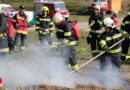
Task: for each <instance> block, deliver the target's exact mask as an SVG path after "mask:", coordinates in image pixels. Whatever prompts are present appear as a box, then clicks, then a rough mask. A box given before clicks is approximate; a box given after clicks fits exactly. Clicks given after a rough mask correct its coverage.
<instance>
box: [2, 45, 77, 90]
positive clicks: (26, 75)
mask: <svg viewBox="0 0 130 90" xmlns="http://www.w3.org/2000/svg"><path fill="white" fill-rule="evenodd" d="M50 50H51V49H49V48H47V47H46V48H42V49H41V48H40V47H38V46H36V45H30V46H29V48H28V49H27V51H26V52H25V53H23V54H21V55H19V58H18V59H17V60H14V59H12V60H11V63H9V62H10V61H9V60H7V59H5V60H3V59H0V77H1V78H2V79H3V83H4V84H5V86H6V87H8V88H11V89H12V90H13V89H14V88H16V87H28V86H32V85H38V84H40V83H45V84H51V85H57V86H64V87H71V88H72V87H75V83H74V79H73V76H69V77H68V76H67V77H66V76H65V74H66V73H67V71H68V69H67V68H65V66H66V65H65V64H64V60H63V58H61V57H60V56H56V55H55V54H56V53H57V52H56V51H55V52H53V51H50ZM50 52H51V54H50ZM16 55H17V54H16ZM8 63H9V64H8Z"/></svg>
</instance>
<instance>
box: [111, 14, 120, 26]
mask: <svg viewBox="0 0 130 90" xmlns="http://www.w3.org/2000/svg"><path fill="white" fill-rule="evenodd" d="M117 15H118V11H113V12H112V17H111V19H112V20H114V25H115V26H117V24H118V20H117Z"/></svg>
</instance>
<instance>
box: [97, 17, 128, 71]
mask: <svg viewBox="0 0 130 90" xmlns="http://www.w3.org/2000/svg"><path fill="white" fill-rule="evenodd" d="M103 27H104V29H105V32H104V33H103V34H102V35H101V36H100V42H99V43H100V45H101V48H102V49H103V50H104V51H106V53H105V54H103V55H102V58H101V60H100V68H101V70H102V71H104V70H106V69H107V66H108V65H109V63H110V61H111V63H112V66H113V68H115V67H116V68H117V70H119V68H120V67H121V43H120V44H118V45H116V46H115V47H113V48H112V49H110V48H109V47H110V46H112V45H114V44H115V43H117V42H118V41H120V40H121V39H122V38H123V37H124V38H129V37H130V36H129V34H128V33H127V32H125V31H122V30H118V29H117V28H116V27H114V22H113V20H112V19H111V18H105V19H104V21H103Z"/></svg>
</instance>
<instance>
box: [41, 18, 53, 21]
mask: <svg viewBox="0 0 130 90" xmlns="http://www.w3.org/2000/svg"><path fill="white" fill-rule="evenodd" d="M39 20H40V21H51V20H50V19H42V18H40V19H39Z"/></svg>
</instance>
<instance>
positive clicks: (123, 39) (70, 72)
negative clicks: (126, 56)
mask: <svg viewBox="0 0 130 90" xmlns="http://www.w3.org/2000/svg"><path fill="white" fill-rule="evenodd" d="M123 40H125V39H124V38H123V39H121V40H120V41H118V42H117V43H115V44H114V45H112V46H111V47H110V49H111V48H113V47H115V46H116V45H118V44H119V43H121V42H122V41H123ZM105 52H106V51H103V52H101V53H100V54H98V55H97V56H95V57H93V58H92V59H90V60H88V61H87V62H85V63H84V64H82V65H81V66H79V68H77V69H75V70H73V71H72V72H70V73H69V74H72V73H74V72H75V71H77V70H79V69H81V68H82V67H84V66H85V65H87V64H88V63H90V62H92V61H93V60H95V59H96V58H98V57H99V56H101V55H102V54H104V53H105Z"/></svg>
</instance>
